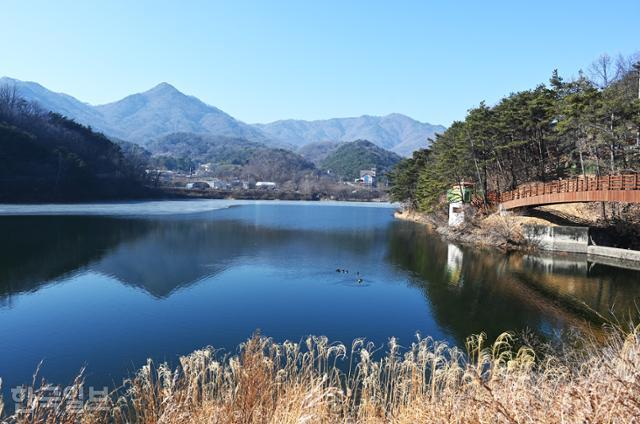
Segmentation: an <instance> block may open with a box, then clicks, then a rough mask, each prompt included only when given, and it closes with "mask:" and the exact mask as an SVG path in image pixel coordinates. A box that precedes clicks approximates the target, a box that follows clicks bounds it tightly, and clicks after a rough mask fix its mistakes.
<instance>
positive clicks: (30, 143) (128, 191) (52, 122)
mask: <svg viewBox="0 0 640 424" xmlns="http://www.w3.org/2000/svg"><path fill="white" fill-rule="evenodd" d="M142 192H143V189H142V185H141V184H138V183H137V175H135V171H134V170H133V168H132V167H131V166H130V165H129V164H128V162H127V161H126V160H125V158H124V157H123V154H122V152H121V150H120V148H119V147H118V146H117V145H115V144H114V143H112V142H111V141H110V140H109V139H107V138H106V137H105V136H104V135H102V134H99V133H95V132H93V131H92V130H91V129H90V128H88V127H85V126H82V125H79V124H77V123H75V122H74V121H72V120H69V119H67V118H65V117H63V116H62V115H59V114H56V113H51V112H45V111H43V110H41V109H40V108H39V106H38V105H36V104H35V103H30V102H27V101H25V100H24V99H22V98H20V97H19V96H18V95H17V93H16V92H15V90H12V89H11V88H9V87H6V86H5V87H0V202H7V201H79V200H97V199H106V198H113V197H119V198H122V197H127V196H133V195H140V194H141V193H142Z"/></svg>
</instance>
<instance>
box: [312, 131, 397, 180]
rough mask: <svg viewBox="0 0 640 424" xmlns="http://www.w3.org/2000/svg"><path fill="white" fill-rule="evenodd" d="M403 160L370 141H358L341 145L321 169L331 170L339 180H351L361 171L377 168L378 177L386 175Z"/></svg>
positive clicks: (322, 163)
mask: <svg viewBox="0 0 640 424" xmlns="http://www.w3.org/2000/svg"><path fill="white" fill-rule="evenodd" d="M401 160H402V158H401V157H400V156H399V155H397V154H395V153H393V152H390V151H388V150H385V149H382V148H380V147H378V146H376V145H375V144H373V143H372V142H370V141H367V140H357V141H353V142H350V143H342V144H340V145H339V146H338V148H337V149H335V150H334V151H332V152H331V153H330V154H329V155H328V156H327V157H326V158H325V159H324V160H323V161H322V162H321V164H320V167H321V169H323V170H331V172H332V173H333V174H334V175H335V176H337V177H338V178H343V179H350V180H351V179H355V178H357V177H359V176H360V170H363V169H371V168H373V167H375V168H377V170H378V175H384V174H385V173H386V172H388V171H389V170H391V169H392V168H393V167H394V166H395V165H396V164H397V163H398V162H400V161H401Z"/></svg>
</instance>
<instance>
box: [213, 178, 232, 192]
mask: <svg viewBox="0 0 640 424" xmlns="http://www.w3.org/2000/svg"><path fill="white" fill-rule="evenodd" d="M207 184H209V187H211V188H213V189H214V190H228V189H229V188H230V187H231V184H229V183H228V182H227V181H224V180H221V179H219V178H214V179H212V180H210V181H207Z"/></svg>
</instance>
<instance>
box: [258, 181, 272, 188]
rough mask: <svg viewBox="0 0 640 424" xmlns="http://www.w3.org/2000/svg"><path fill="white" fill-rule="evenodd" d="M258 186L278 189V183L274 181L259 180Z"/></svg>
mask: <svg viewBox="0 0 640 424" xmlns="http://www.w3.org/2000/svg"><path fill="white" fill-rule="evenodd" d="M256 188H262V189H267V190H275V189H276V183H274V182H272V181H258V182H257V183H256Z"/></svg>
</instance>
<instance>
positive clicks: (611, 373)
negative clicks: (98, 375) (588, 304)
mask: <svg viewBox="0 0 640 424" xmlns="http://www.w3.org/2000/svg"><path fill="white" fill-rule="evenodd" d="M485 339H486V338H485V336H484V335H478V336H472V337H470V338H469V339H468V341H467V346H466V349H465V350H463V349H458V348H455V347H449V346H447V345H446V344H444V343H440V342H437V341H434V340H432V339H430V338H422V339H417V341H416V342H415V343H413V344H412V345H411V346H409V347H407V349H400V347H399V346H398V345H397V343H396V341H395V340H394V339H391V340H390V341H389V345H388V348H387V353H386V354H385V356H384V357H382V358H380V359H377V360H374V359H372V356H373V353H374V347H373V346H372V345H370V344H367V343H365V342H364V341H362V340H356V341H355V342H354V343H353V344H352V346H350V347H346V346H344V345H342V344H331V343H329V342H328V340H327V339H326V338H324V337H310V338H308V339H307V340H306V341H305V342H304V343H301V344H299V343H292V342H285V343H282V344H278V343H275V342H273V341H272V340H270V339H269V338H266V337H262V336H260V335H255V336H253V337H252V338H251V339H249V340H248V341H247V342H246V343H245V344H243V345H242V347H241V349H240V353H239V354H238V355H237V356H221V355H219V354H218V353H217V352H216V351H215V350H214V349H212V348H206V349H202V350H198V351H195V352H193V353H191V354H190V355H188V356H184V357H182V358H180V364H179V366H178V367H177V368H176V369H171V368H169V366H167V365H166V364H159V365H156V364H154V363H152V362H151V361H149V362H148V363H147V365H145V366H144V367H142V369H140V370H139V371H138V372H137V373H136V374H135V375H134V376H133V377H132V378H131V379H129V380H127V381H125V382H124V383H123V386H122V387H121V388H119V389H118V390H114V392H113V394H112V396H111V397H109V399H108V400H106V401H105V403H104V404H103V405H101V406H102V408H99V409H100V410H96V408H95V405H94V407H89V406H87V405H86V404H85V406H83V407H75V408H74V407H72V406H73V405H74V400H76V397H77V395H78V393H79V392H80V391H82V390H83V386H82V385H83V383H82V377H81V376H80V377H78V379H77V380H76V383H75V386H74V387H75V389H74V390H71V391H69V392H67V393H66V394H65V395H64V396H63V398H62V400H61V401H60V402H59V403H57V404H56V405H52V404H50V403H48V402H44V401H43V394H42V393H43V392H42V389H41V387H42V385H40V384H38V387H34V389H35V391H34V393H33V395H32V396H31V397H30V398H29V399H27V400H26V402H25V405H26V406H27V407H26V408H24V409H23V410H21V411H20V412H18V413H13V415H11V416H4V421H3V422H8V423H149V424H151V423H632V422H640V331H639V330H638V329H637V328H636V329H634V330H631V331H623V330H622V329H620V328H617V329H613V330H609V336H608V338H607V340H606V342H605V343H604V344H603V343H602V342H597V343H596V342H589V341H584V340H583V341H582V342H581V343H580V345H581V346H580V347H566V346H565V347H564V348H560V349H553V350H552V349H551V348H544V347H541V348H540V349H541V350H542V351H544V352H538V353H536V352H534V349H532V348H531V347H527V346H526V343H524V342H523V339H522V338H520V339H519V341H518V343H517V344H518V345H522V346H523V347H519V348H517V349H515V348H514V345H515V344H516V342H515V340H514V337H513V336H512V335H510V334H508V333H505V334H503V335H501V336H500V337H499V338H498V339H497V340H496V341H495V342H494V343H492V344H487V343H486V340H485ZM338 363H340V364H342V365H341V366H337V365H336V364H338ZM34 380H35V379H34ZM34 386H35V384H34ZM75 405H77V404H75ZM0 407H1V405H0ZM0 416H2V415H0Z"/></svg>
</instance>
